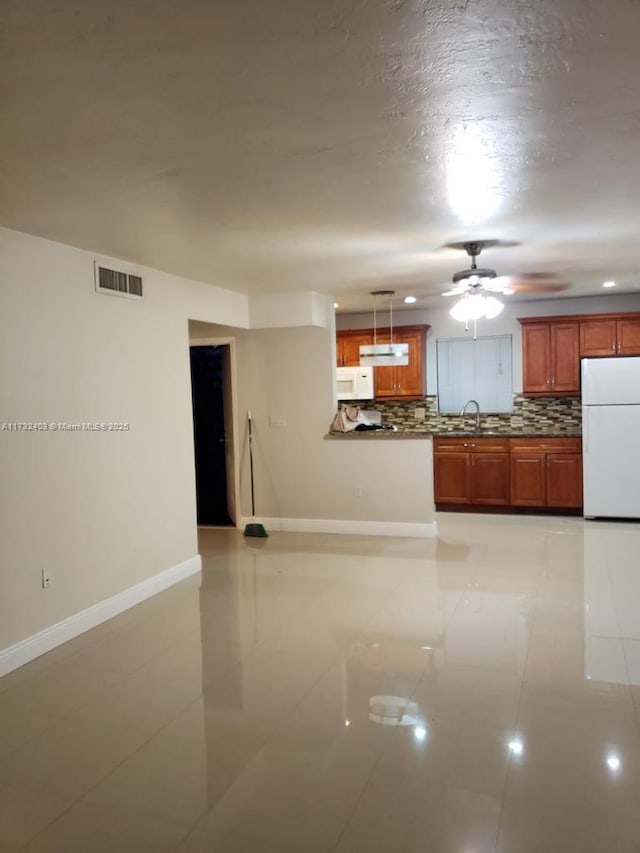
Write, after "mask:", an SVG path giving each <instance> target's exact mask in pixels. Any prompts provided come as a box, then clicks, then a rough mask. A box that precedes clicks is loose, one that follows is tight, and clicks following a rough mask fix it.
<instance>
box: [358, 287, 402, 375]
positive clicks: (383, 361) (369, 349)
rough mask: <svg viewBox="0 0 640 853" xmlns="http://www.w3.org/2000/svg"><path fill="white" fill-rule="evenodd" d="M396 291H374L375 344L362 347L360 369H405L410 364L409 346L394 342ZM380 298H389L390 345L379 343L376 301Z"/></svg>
mask: <svg viewBox="0 0 640 853" xmlns="http://www.w3.org/2000/svg"><path fill="white" fill-rule="evenodd" d="M394 293H395V290H372V291H371V295H372V296H373V344H365V345H363V346H361V347H360V367H368V366H371V367H385V366H389V365H395V366H397V367H403V366H406V365H408V364H409V344H408V343H407V344H400V343H398V344H396V343H394V341H393V306H392V304H391V300H392V297H393V294H394ZM378 296H388V297H389V343H386V344H379V343H378V334H377V333H378V329H377V316H376V307H377V306H376V299H377V297H378Z"/></svg>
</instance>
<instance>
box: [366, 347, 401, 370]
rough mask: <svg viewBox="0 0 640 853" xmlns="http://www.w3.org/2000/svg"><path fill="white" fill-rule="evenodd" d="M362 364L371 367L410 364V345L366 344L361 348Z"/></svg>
mask: <svg viewBox="0 0 640 853" xmlns="http://www.w3.org/2000/svg"><path fill="white" fill-rule="evenodd" d="M360 364H361V365H362V366H365V365H371V367H382V366H384V365H390V364H391V365H400V366H403V365H406V364H409V344H393V343H391V344H364V345H362V346H361V347H360Z"/></svg>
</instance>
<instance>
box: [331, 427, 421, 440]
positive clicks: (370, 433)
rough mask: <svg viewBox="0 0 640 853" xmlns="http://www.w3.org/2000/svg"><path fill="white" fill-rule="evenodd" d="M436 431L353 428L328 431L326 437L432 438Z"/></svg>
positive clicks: (357, 438) (355, 438)
mask: <svg viewBox="0 0 640 853" xmlns="http://www.w3.org/2000/svg"><path fill="white" fill-rule="evenodd" d="M433 435H434V433H432V432H427V431H426V430H424V431H423V432H418V431H417V430H412V431H411V432H408V431H406V430H400V429H399V430H392V429H371V430H363V431H361V432H357V431H356V430H352V431H351V432H328V433H327V434H326V435H325V438H329V439H331V438H337V439H339V440H342V439H344V438H346V439H348V440H350V441H361V440H362V439H365V440H366V439H374V440H376V441H380V440H384V439H389V438H390V439H395V440H398V439H407V438H432V437H433Z"/></svg>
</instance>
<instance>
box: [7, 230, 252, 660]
mask: <svg viewBox="0 0 640 853" xmlns="http://www.w3.org/2000/svg"><path fill="white" fill-rule="evenodd" d="M94 257H95V256H94V255H92V254H91V253H88V252H84V251H81V250H78V249H74V248H71V247H69V246H63V245H60V244H58V243H53V242H50V241H47V240H42V239H39V238H36V237H31V236H28V235H25V234H20V233H17V232H13V231H8V230H6V229H0V322H1V324H2V331H1V334H0V423H2V422H44V423H49V422H59V421H60V422H68V423H82V422H94V421H98V422H103V421H104V422H121V423H128V424H130V429H129V431H126V432H60V431H59V432H52V431H48V432H39V431H10V430H0V470H1V472H2V493H1V498H0V502H1V503H0V525H1V528H0V548H1V553H2V557H1V562H0V650H1V649H3V648H6V647H8V646H10V645H12V644H14V643H16V642H18V641H19V640H22V639H23V638H25V637H27V636H29V635H31V634H33V633H35V632H37V631H40V630H42V629H44V628H46V627H48V626H50V625H52V624H54V623H56V622H58V621H60V620H62V619H65V618H66V617H68V616H70V615H72V614H74V613H76V612H78V611H80V610H81V609H84V608H86V607H89V606H91V605H93V604H95V603H97V602H99V601H101V600H103V599H105V598H107V597H108V596H111V595H114V594H116V593H119V592H121V591H122V590H124V589H127V588H128V587H130V586H132V585H134V584H136V583H139V582H141V581H143V580H145V579H147V578H149V577H151V576H153V575H155V574H157V573H158V572H161V571H162V570H164V569H167V568H169V567H172V566H174V565H177V564H179V563H181V562H182V561H184V560H187V559H189V558H192V557H193V556H194V555H196V554H197V541H196V518H195V486H194V471H193V432H192V423H191V386H190V375H189V358H188V319H189V318H190V317H196V318H198V319H201V320H207V321H215V322H224V323H229V324H232V325H236V326H244V327H246V326H248V322H249V306H248V299H247V297H246V296H243V295H241V294H237V293H233V292H231V291H227V290H224V289H221V288H218V287H214V286H211V285H206V284H202V283H198V282H193V281H187V280H184V279H179V278H177V277H175V276H171V275H167V274H164V273H160V272H157V271H154V270H150V269H145V268H143V269H142V275H143V277H144V287H145V298H144V300H142V301H134V300H131V299H123V298H118V297H116V296H111V295H105V294H97V293H96V292H95V290H94V279H93V275H94V273H93V260H94ZM114 265H115V266H116V267H117V266H118V262H117V261H115V262H114ZM43 568H47V569H48V570H49V571H50V572H51V574H52V577H53V581H52V584H51V587H50V588H49V589H48V590H42V589H41V585H40V573H41V570H42V569H43Z"/></svg>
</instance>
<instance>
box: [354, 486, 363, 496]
mask: <svg viewBox="0 0 640 853" xmlns="http://www.w3.org/2000/svg"><path fill="white" fill-rule="evenodd" d="M353 496H354V497H355V498H361V497H362V486H354V487H353Z"/></svg>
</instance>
